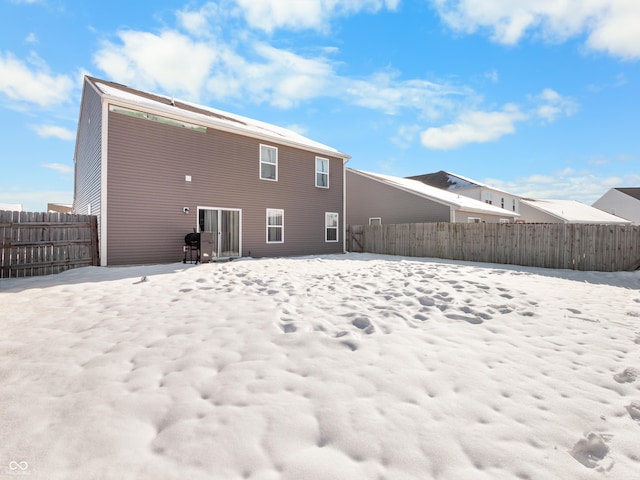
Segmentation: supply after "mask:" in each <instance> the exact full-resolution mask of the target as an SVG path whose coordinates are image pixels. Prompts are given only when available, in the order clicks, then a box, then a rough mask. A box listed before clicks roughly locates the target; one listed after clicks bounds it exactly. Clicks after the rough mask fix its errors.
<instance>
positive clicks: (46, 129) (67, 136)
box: [31, 125, 76, 140]
mask: <svg viewBox="0 0 640 480" xmlns="http://www.w3.org/2000/svg"><path fill="white" fill-rule="evenodd" d="M31 128H32V129H33V130H34V131H35V132H36V133H37V134H38V135H39V136H40V137H44V138H48V137H53V138H59V139H60V140H75V138H76V132H74V131H73V130H69V129H68V128H63V127H57V126H55V125H31Z"/></svg>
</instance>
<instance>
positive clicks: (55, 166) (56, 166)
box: [42, 163, 73, 174]
mask: <svg viewBox="0 0 640 480" xmlns="http://www.w3.org/2000/svg"><path fill="white" fill-rule="evenodd" d="M42 166H43V167H45V168H48V169H50V170H55V171H56V172H60V173H64V174H68V173H73V167H71V166H69V165H63V164H62V163H43V164H42Z"/></svg>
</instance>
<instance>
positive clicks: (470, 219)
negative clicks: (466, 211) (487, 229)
mask: <svg viewBox="0 0 640 480" xmlns="http://www.w3.org/2000/svg"><path fill="white" fill-rule="evenodd" d="M481 222H482V220H480V217H467V223H481Z"/></svg>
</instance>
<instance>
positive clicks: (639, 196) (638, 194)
mask: <svg viewBox="0 0 640 480" xmlns="http://www.w3.org/2000/svg"><path fill="white" fill-rule="evenodd" d="M616 190H618V191H619V192H622V193H624V194H626V195H629V196H630V197H633V198H635V199H636V200H640V187H635V188H616Z"/></svg>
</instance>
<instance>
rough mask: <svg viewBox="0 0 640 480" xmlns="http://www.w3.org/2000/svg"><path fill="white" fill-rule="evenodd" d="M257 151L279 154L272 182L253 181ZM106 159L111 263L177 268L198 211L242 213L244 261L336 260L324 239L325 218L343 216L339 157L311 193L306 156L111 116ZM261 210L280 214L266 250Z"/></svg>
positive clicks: (334, 246)
mask: <svg viewBox="0 0 640 480" xmlns="http://www.w3.org/2000/svg"><path fill="white" fill-rule="evenodd" d="M261 143H262V144H267V145H272V146H274V147H277V148H278V181H277V182H273V181H266V180H260V178H259V168H260V165H259V145H260V144H261ZM108 151H109V163H108V185H109V195H108V230H109V233H108V235H109V238H108V244H107V248H108V259H109V264H110V265H118V264H139V263H157V262H175V261H179V260H182V255H183V254H182V246H183V244H184V236H185V235H186V234H187V233H189V232H192V231H193V229H194V228H195V227H196V225H197V207H198V206H201V207H215V208H229V209H241V210H242V254H243V255H245V256H246V255H249V254H251V255H252V256H255V257H259V256H282V255H303V254H320V253H338V252H342V241H340V242H338V243H326V242H325V241H324V213H325V212H327V211H335V212H340V213H342V194H343V190H342V185H343V178H342V174H343V168H342V159H339V158H330V175H331V178H330V182H331V183H330V185H331V188H329V189H324V188H316V187H315V157H316V154H315V153H313V152H307V151H304V150H300V149H296V148H292V147H288V146H283V145H279V144H277V143H269V142H265V141H264V140H262V141H260V140H257V139H253V138H249V137H244V136H240V135H236V134H231V133H226V132H221V131H217V130H214V129H211V128H209V129H208V130H207V132H206V133H203V132H197V131H193V130H188V129H185V128H180V127H176V126H170V125H165V124H162V123H158V122H153V121H149V120H145V119H140V118H134V117H130V116H127V115H123V114H118V113H113V112H110V113H109V138H108ZM185 175H190V176H191V179H192V180H191V182H187V181H185ZM183 207H189V209H190V212H189V214H187V215H185V214H184V213H183ZM267 208H276V209H283V210H284V211H285V231H284V238H285V242H284V243H283V244H267V243H266V233H265V232H266V218H265V212H266V209H267ZM342 222H343V219H342V218H340V230H341V229H342ZM341 240H342V239H341Z"/></svg>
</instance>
